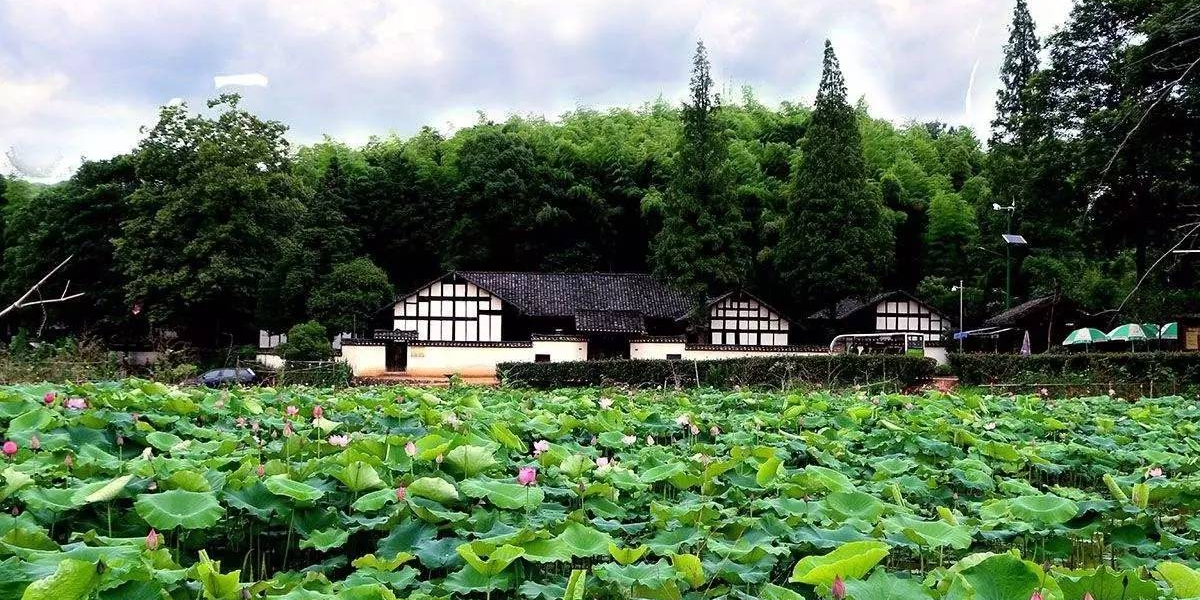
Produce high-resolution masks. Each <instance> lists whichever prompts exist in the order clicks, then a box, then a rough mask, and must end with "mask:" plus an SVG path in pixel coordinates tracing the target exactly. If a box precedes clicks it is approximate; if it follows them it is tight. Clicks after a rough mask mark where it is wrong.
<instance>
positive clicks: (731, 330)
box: [708, 295, 791, 346]
mask: <svg viewBox="0 0 1200 600" xmlns="http://www.w3.org/2000/svg"><path fill="white" fill-rule="evenodd" d="M790 326H791V324H790V323H788V321H787V319H784V318H782V317H780V316H779V314H778V313H776V312H775V311H772V310H771V309H769V308H767V307H765V306H763V305H762V304H760V303H759V302H757V301H755V300H754V299H753V298H750V297H748V296H737V295H734V296H730V297H728V298H725V299H723V300H721V301H720V302H717V303H716V304H713V305H712V306H711V307H709V309H708V343H709V344H715V345H721V346H786V345H787V343H788V329H789V328H790Z"/></svg>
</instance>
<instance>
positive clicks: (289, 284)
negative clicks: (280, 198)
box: [258, 155, 359, 331]
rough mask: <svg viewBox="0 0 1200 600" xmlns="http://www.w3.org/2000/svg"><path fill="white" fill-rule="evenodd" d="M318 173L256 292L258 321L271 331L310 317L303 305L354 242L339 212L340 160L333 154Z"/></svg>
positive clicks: (342, 194)
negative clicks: (275, 260) (271, 266)
mask: <svg viewBox="0 0 1200 600" xmlns="http://www.w3.org/2000/svg"><path fill="white" fill-rule="evenodd" d="M319 177H320V180H319V181H318V186H319V187H318V189H317V190H316V192H315V193H314V194H312V196H311V197H310V198H308V200H307V202H305V207H304V211H303V213H301V215H300V216H299V218H298V219H297V221H298V223H297V226H296V229H295V231H294V232H293V233H292V235H290V236H287V237H286V238H284V239H283V240H281V245H280V251H279V260H278V261H277V262H276V263H275V266H274V268H273V269H272V271H271V273H270V275H269V276H268V277H267V279H266V280H265V281H264V282H263V289H262V291H261V292H260V293H259V311H258V316H259V326H260V327H265V328H267V329H269V330H271V331H280V330H281V329H282V328H283V327H286V326H287V325H288V324H290V323H296V322H299V321H301V320H303V319H305V318H308V317H310V316H312V315H309V314H308V312H307V308H306V303H307V302H308V299H309V295H310V294H311V293H312V291H313V290H314V289H316V288H317V286H318V285H320V283H321V281H322V279H323V278H325V277H326V276H328V275H329V273H330V271H332V270H333V267H334V265H335V264H338V263H342V262H345V261H347V260H349V259H350V258H351V257H353V256H354V254H355V252H356V251H357V249H358V247H359V243H358V237H357V235H356V233H357V232H356V231H355V230H354V228H352V227H351V226H350V225H348V224H347V219H346V215H345V212H344V208H345V206H346V204H347V200H346V197H347V195H348V194H349V184H348V182H347V181H346V177H345V174H344V172H343V171H342V169H341V160H340V159H339V158H338V157H337V156H336V155H335V156H334V157H332V158H331V160H330V161H329V163H328V164H327V165H326V167H325V169H324V171H323V172H322V173H321V174H320V176H319Z"/></svg>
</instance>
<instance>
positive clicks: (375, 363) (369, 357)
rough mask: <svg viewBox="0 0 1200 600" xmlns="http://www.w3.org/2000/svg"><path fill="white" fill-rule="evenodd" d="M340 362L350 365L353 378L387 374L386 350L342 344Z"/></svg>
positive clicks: (384, 348) (379, 347)
mask: <svg viewBox="0 0 1200 600" xmlns="http://www.w3.org/2000/svg"><path fill="white" fill-rule="evenodd" d="M342 360H344V361H346V364H349V365H350V370H351V371H353V372H354V376H355V377H362V376H364V375H380V374H382V373H385V372H387V348H386V347H384V346H352V345H346V344H342Z"/></svg>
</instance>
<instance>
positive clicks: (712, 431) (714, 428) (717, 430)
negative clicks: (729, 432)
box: [708, 425, 721, 437]
mask: <svg viewBox="0 0 1200 600" xmlns="http://www.w3.org/2000/svg"><path fill="white" fill-rule="evenodd" d="M708 434H709V435H711V436H713V437H717V436H718V435H721V428H720V427H717V426H716V425H713V426H712V427H709V428H708Z"/></svg>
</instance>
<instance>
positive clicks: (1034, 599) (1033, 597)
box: [1029, 590, 1042, 600]
mask: <svg viewBox="0 0 1200 600" xmlns="http://www.w3.org/2000/svg"><path fill="white" fill-rule="evenodd" d="M1029 600H1042V590H1033V593H1032V594H1030V596H1029Z"/></svg>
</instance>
